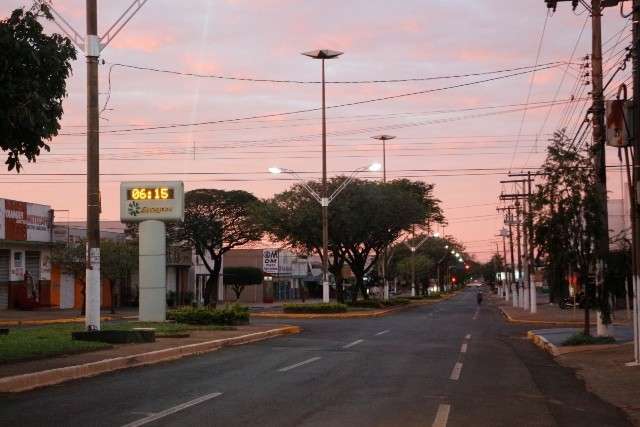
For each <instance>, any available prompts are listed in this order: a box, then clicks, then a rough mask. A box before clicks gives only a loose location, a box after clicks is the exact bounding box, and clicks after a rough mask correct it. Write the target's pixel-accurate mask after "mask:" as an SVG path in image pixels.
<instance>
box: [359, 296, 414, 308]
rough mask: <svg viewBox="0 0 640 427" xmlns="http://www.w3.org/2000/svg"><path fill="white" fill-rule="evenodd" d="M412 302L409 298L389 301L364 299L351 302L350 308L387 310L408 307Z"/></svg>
mask: <svg viewBox="0 0 640 427" xmlns="http://www.w3.org/2000/svg"><path fill="white" fill-rule="evenodd" d="M410 302H411V301H410V300H409V299H408V298H393V299H390V300H388V301H386V300H380V299H363V300H358V301H351V302H349V303H348V304H349V306H351V307H358V308H386V307H393V306H397V305H406V304H409V303H410Z"/></svg>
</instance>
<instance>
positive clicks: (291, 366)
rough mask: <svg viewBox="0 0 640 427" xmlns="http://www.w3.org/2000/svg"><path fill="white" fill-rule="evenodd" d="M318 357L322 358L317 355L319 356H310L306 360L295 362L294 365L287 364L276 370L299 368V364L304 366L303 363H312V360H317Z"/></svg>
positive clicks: (285, 370)
mask: <svg viewBox="0 0 640 427" xmlns="http://www.w3.org/2000/svg"><path fill="white" fill-rule="evenodd" d="M320 359H322V358H321V357H319V356H318V357H312V358H311V359H307V360H305V361H302V362H300V363H296V364H294V365H289V366H285V367H284V368H280V369H278V372H287V371H290V370H292V369H295V368H299V367H300V366H304V365H307V364H309V363H313V362H315V361H318V360H320Z"/></svg>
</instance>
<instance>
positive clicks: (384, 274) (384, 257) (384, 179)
mask: <svg viewBox="0 0 640 427" xmlns="http://www.w3.org/2000/svg"><path fill="white" fill-rule="evenodd" d="M372 138H373V139H377V140H378V141H382V182H385V183H386V182H387V141H389V140H390V139H395V136H393V135H378V136H372ZM382 284H383V287H384V299H385V300H388V299H389V283H388V282H387V247H386V246H385V247H384V249H383V253H382Z"/></svg>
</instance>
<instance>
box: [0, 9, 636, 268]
mask: <svg viewBox="0 0 640 427" xmlns="http://www.w3.org/2000/svg"><path fill="white" fill-rule="evenodd" d="M29 4H30V3H29V2H27V1H24V0H0V16H3V17H5V16H7V15H8V14H9V13H10V12H11V10H12V9H14V8H16V7H19V6H28V5H29ZM53 4H54V6H55V7H56V8H57V9H58V10H59V12H61V13H62V15H64V16H65V18H66V19H67V20H68V21H69V22H70V23H72V25H74V26H75V27H76V28H77V29H78V30H79V32H80V33H84V2H83V1H81V0H65V1H62V0H55V1H54V2H53ZM129 4H130V0H109V1H98V6H99V28H101V31H104V30H106V29H107V28H108V27H109V26H110V25H111V23H112V22H113V21H114V20H115V19H116V18H117V17H118V16H119V15H120V14H121V13H122V11H124V10H125V8H126V7H128V5H129ZM546 17H547V9H546V7H545V4H544V2H543V1H542V0H518V1H507V0H476V1H468V0H466V1H462V0H448V1H437V0H427V1H418V0H398V1H394V2H390V1H382V0H359V1H358V0H342V1H335V0H298V1H291V0H209V1H204V0H189V1H180V2H178V1H172V0H150V1H149V2H148V3H147V4H146V5H145V6H144V8H143V9H142V10H141V11H140V12H139V13H138V15H137V16H136V17H135V18H134V19H133V20H132V21H131V22H130V23H129V24H128V25H127V27H126V28H125V29H124V30H123V31H122V32H121V33H120V34H119V35H118V36H117V37H116V39H115V40H114V42H113V43H112V44H111V45H109V46H108V47H107V48H106V49H105V50H104V51H103V53H102V56H101V58H102V59H103V60H104V61H105V62H106V63H105V64H104V65H101V66H100V92H101V104H100V105H101V106H103V105H105V102H106V100H107V96H108V94H109V92H110V97H109V102H108V103H107V104H106V108H105V111H104V112H103V113H102V120H101V130H102V131H103V132H105V133H103V134H102V135H101V137H100V138H101V172H102V174H103V176H102V178H101V180H102V184H101V188H102V202H103V206H102V212H103V213H102V219H103V220H117V219H118V215H119V194H118V188H119V183H120V181H122V180H136V179H140V180H142V179H148V180H154V179H157V180H162V179H165V180H174V179H175V180H183V181H184V182H185V185H186V189H187V190H189V189H194V188H201V187H215V188H223V189H243V190H248V191H251V192H253V193H255V194H256V195H257V196H259V197H269V196H271V195H273V194H274V193H276V192H280V191H282V190H284V189H286V188H287V187H288V186H290V185H291V184H292V182H293V181H291V180H288V179H286V177H284V178H283V177H279V178H278V177H274V176H271V175H269V174H268V172H267V168H268V167H269V166H273V165H278V166H282V167H287V168H289V169H293V170H296V171H300V172H301V173H303V172H304V174H303V176H304V177H306V178H309V179H313V178H318V177H319V176H320V170H321V163H320V161H321V158H320V147H321V145H320V143H321V140H320V124H321V123H320V112H318V111H315V112H309V113H301V114H291V115H285V116H275V117H271V118H262V119H255V120H242V121H236V122H227V123H212V124H206V125H199V126H180V127H173V128H166V125H170V124H185V123H196V122H215V121H219V120H227V119H235V118H246V117H250V116H255V115H268V114H274V113H284V112H291V111H296V110H305V109H313V108H317V107H319V106H320V85H318V84H314V83H274V82H249V81H239V80H224V79H214V78H196V77H187V76H178V75H171V74H166V73H158V72H152V71H142V70H135V69H131V68H125V67H121V66H112V64H126V65H134V66H140V67H148V68H156V69H163V70H171V71H179V72H186V73H198V74H206V75H219V76H231V77H241V78H253V79H271V80H296V81H307V82H308V81H317V80H319V78H320V63H319V62H318V61H314V60H312V59H309V58H307V57H304V56H302V55H300V53H301V52H303V51H308V50H313V49H321V48H327V49H334V50H340V51H344V52H345V53H344V55H343V56H341V57H340V58H339V59H335V60H331V61H328V62H327V80H329V81H341V82H349V81H351V82H353V81H362V80H392V79H417V78H425V77H439V76H452V75H463V74H472V73H484V72H491V71H496V70H503V69H514V68H519V67H527V66H532V65H534V64H535V63H536V56H537V51H538V45H539V41H540V36H541V33H542V30H543V27H544V25H545V20H546V32H545V36H544V40H543V43H542V48H541V51H540V56H539V58H538V63H540V64H545V63H550V62H557V61H560V62H565V61H569V59H570V58H571V56H572V52H573V50H574V47H575V46H576V41H577V40H578V38H579V35H580V32H581V29H582V28H583V26H584V25H585V23H586V20H587V18H588V15H587V13H585V12H584V9H579V10H578V11H576V12H575V13H574V12H572V11H571V8H570V6H569V3H561V4H560V6H559V8H558V11H557V12H556V14H555V15H552V16H549V17H548V19H547V18H546ZM47 28H48V30H51V31H58V30H57V28H56V27H55V26H54V25H47ZM590 29H591V28H590V23H587V25H586V28H585V30H584V32H583V34H582V37H581V39H580V41H579V43H578V44H577V48H576V49H575V54H574V55H573V61H572V62H573V63H574V64H573V65H570V66H569V67H567V66H566V65H563V64H560V65H557V66H554V67H552V68H549V69H546V70H544V71H540V72H538V73H536V75H535V81H534V83H533V86H532V90H531V94H530V96H528V93H529V84H530V80H531V73H526V74H522V75H519V76H513V77H506V78H504V79H499V80H496V81H492V82H485V83H481V84H476V85H469V86H464V87H460V88H455V89H449V90H442V91H436V92H431V93H424V94H419V95H413V96H407V97H402V98H398V99H391V100H384V101H379V102H371V103H366V104H360V105H354V106H346V107H340V108H332V109H330V110H329V111H328V116H327V120H328V125H327V126H328V133H329V134H328V135H329V136H328V146H329V151H328V168H329V171H330V172H331V175H336V174H340V173H347V172H348V171H351V170H354V169H356V168H358V167H361V166H364V165H367V164H369V163H371V162H372V161H381V159H382V153H381V146H380V143H379V142H378V141H375V140H372V139H371V138H370V137H371V136H374V135H377V134H380V133H386V134H391V135H395V136H396V137H397V139H395V140H393V141H391V142H390V143H389V144H388V150H387V174H388V176H389V177H391V178H393V177H408V178H411V179H420V180H425V181H426V182H431V183H434V184H435V185H436V195H437V197H438V198H439V199H440V200H441V201H442V206H443V207H444V210H445V214H446V216H447V219H448V222H449V226H448V227H447V229H446V233H447V234H452V235H454V236H455V237H457V238H458V239H460V240H461V241H462V242H464V243H465V244H466V246H467V250H468V251H469V252H470V253H474V254H476V256H477V258H478V259H480V260H484V259H486V258H487V257H488V256H489V255H490V252H491V251H492V250H493V249H495V244H494V243H492V240H493V239H494V236H495V234H496V233H497V231H498V230H499V228H500V227H501V218H500V217H499V216H498V215H496V206H497V196H498V194H499V193H500V191H501V185H500V184H499V181H500V180H501V179H507V177H506V175H505V174H504V170H508V169H511V170H513V171H519V170H520V169H521V168H524V167H537V166H539V165H540V163H541V162H542V160H543V158H544V147H545V145H546V144H547V140H548V138H549V136H550V133H552V132H553V131H554V130H555V129H557V128H558V127H559V126H561V125H567V126H568V128H569V130H570V131H571V130H573V132H575V128H576V124H578V123H579V122H580V120H581V119H580V118H581V117H583V115H584V110H585V105H586V104H585V102H582V101H580V99H581V98H583V97H586V96H587V93H588V92H589V91H590V86H586V85H585V84H584V79H578V77H580V74H581V73H582V72H583V71H584V70H581V69H580V65H579V64H581V63H582V62H583V59H582V58H583V57H584V56H585V55H586V54H587V53H588V52H589V50H590V43H591V31H590ZM603 31H604V36H603V39H604V40H605V45H604V49H603V50H604V51H605V53H604V58H605V66H604V69H605V71H608V73H607V74H606V75H607V76H608V75H611V73H612V71H613V70H615V68H616V67H617V64H618V63H619V61H620V59H621V58H622V57H623V56H624V48H625V47H626V46H627V45H628V44H629V42H630V31H631V27H630V25H629V22H628V21H625V20H624V19H623V18H621V17H620V14H619V12H618V9H617V8H610V9H607V10H606V12H605V19H604V30H603ZM79 58H80V59H79V60H78V61H76V62H75V63H74V69H73V72H74V74H73V76H72V77H71V79H70V80H69V85H68V89H69V97H68V99H67V100H66V101H65V104H64V109H65V116H64V119H63V124H62V130H61V135H60V136H58V137H57V138H55V139H54V140H53V142H52V144H51V147H52V150H51V153H45V154H43V155H42V156H41V157H40V158H39V159H38V161H37V163H35V164H28V165H26V167H25V169H24V172H23V173H22V174H21V175H19V176H18V175H16V174H15V173H8V172H4V176H3V177H2V179H1V181H0V182H1V184H0V185H1V187H0V188H1V191H0V197H4V198H10V199H17V200H23V201H30V202H36V203H44V204H49V205H51V206H52V207H53V208H54V209H60V210H66V209H68V210H70V214H69V218H70V219H71V220H82V219H84V218H85V209H86V208H85V205H86V196H85V184H84V182H85V178H84V177H83V176H81V175H80V176H78V175H69V174H78V173H80V174H81V173H84V172H85V170H86V169H85V163H86V159H85V154H84V153H85V139H86V137H85V136H84V135H83V132H84V128H85V107H86V104H85V65H84V57H83V55H82V54H81V53H79ZM628 68H629V69H628V70H626V71H624V72H621V73H620V74H618V77H617V78H616V79H615V80H614V83H612V84H611V86H610V89H609V90H608V91H607V93H613V92H614V90H613V89H611V88H615V87H617V83H618V82H620V81H623V80H625V79H627V78H628V77H629V75H630V68H631V67H628ZM515 72H518V71H515ZM519 72H522V71H519ZM513 73H514V72H503V73H499V74H488V75H478V76H470V77H463V78H462V77H456V78H447V79H437V80H430V81H414V82H395V83H371V84H355V83H341V84H329V85H328V87H327V105H328V106H335V105H339V104H345V103H352V102H358V101H362V100H368V99H373V98H380V97H387V96H393V95H399V94H406V93H413V92H420V91H427V90H431V89H439V88H445V87H448V86H453V85H459V84H465V83H471V82H475V81H481V80H486V79H490V78H495V77H499V76H503V77H504V76H508V75H510V74H513ZM109 75H110V81H111V87H110V89H109V85H108V76H109ZM605 81H606V80H605ZM561 82H562V85H561V84H560V83H561ZM572 95H573V96H574V97H575V98H578V100H577V101H576V102H573V103H570V104H568V105H567V103H562V104H559V105H556V106H555V107H554V108H553V109H551V110H550V106H549V104H548V103H549V102H551V101H554V100H555V101H558V102H564V101H566V100H567V99H569V98H570V97H571V96H572ZM527 100H528V101H529V107H528V111H527V112H526V116H524V121H523V114H524V107H523V106H524V104H525V103H526V102H527ZM541 103H542V104H541ZM545 103H546V104H545ZM549 111H550V113H549ZM563 113H567V114H563ZM521 124H523V126H522V127H521ZM154 126H160V127H165V128H162V129H154V130H137V131H131V129H134V128H136V129H137V128H147V127H154ZM119 130H120V132H118V131H119ZM123 130H126V131H124V132H123ZM519 134H520V137H519V138H518V135H519ZM570 134H571V136H573V133H571V132H570ZM607 155H608V156H609V157H608V164H610V165H611V164H617V163H618V158H617V153H616V151H613V150H610V151H608V152H607ZM494 169H496V170H494ZM159 173H160V174H162V175H157V174H159ZM195 173H201V174H195ZM204 173H215V175H213V174H212V175H206V174H204ZM32 174H51V175H44V176H43V175H36V176H32ZM123 174H127V176H124V175H123ZM364 176H365V177H368V178H371V179H381V176H382V175H381V174H368V175H364ZM620 187H621V185H620V176H619V173H618V172H617V171H615V172H611V173H610V176H609V189H610V191H611V197H612V198H619V197H620V196H619V195H620ZM66 218H67V214H66V213H60V214H58V219H60V220H66Z"/></svg>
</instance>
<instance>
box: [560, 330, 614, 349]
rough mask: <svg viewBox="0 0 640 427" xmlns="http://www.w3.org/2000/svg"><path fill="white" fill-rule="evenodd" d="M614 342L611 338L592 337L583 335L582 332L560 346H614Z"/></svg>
mask: <svg viewBox="0 0 640 427" xmlns="http://www.w3.org/2000/svg"><path fill="white" fill-rule="evenodd" d="M615 342H616V340H615V338H613V337H592V336H591V335H585V334H584V333H583V332H578V333H576V334H574V335H572V336H570V337H569V338H567V339H566V340H564V342H563V343H562V345H568V346H573V345H596V344H614V343H615Z"/></svg>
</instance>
